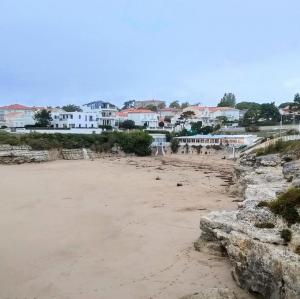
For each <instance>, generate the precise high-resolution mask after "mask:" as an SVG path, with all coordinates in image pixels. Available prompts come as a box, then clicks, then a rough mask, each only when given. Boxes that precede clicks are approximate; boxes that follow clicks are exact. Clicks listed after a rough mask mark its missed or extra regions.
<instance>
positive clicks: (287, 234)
mask: <svg viewBox="0 0 300 299" xmlns="http://www.w3.org/2000/svg"><path fill="white" fill-rule="evenodd" d="M280 237H281V238H282V239H283V240H284V241H285V242H286V243H288V242H290V241H291V240H292V232H291V231H290V230H289V229H283V230H282V231H281V232H280Z"/></svg>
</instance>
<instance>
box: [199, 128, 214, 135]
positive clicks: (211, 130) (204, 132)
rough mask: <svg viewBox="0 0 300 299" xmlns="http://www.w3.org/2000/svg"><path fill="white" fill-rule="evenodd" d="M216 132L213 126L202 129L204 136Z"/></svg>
mask: <svg viewBox="0 0 300 299" xmlns="http://www.w3.org/2000/svg"><path fill="white" fill-rule="evenodd" d="M213 131H214V128H213V127H211V126H205V127H203V128H202V129H201V133H202V134H204V135H207V134H210V133H212V132H213Z"/></svg>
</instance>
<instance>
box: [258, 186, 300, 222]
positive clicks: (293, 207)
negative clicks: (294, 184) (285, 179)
mask: <svg viewBox="0 0 300 299" xmlns="http://www.w3.org/2000/svg"><path fill="white" fill-rule="evenodd" d="M257 206H258V207H267V208H269V209H270V210H271V211H272V212H273V213H274V214H276V215H280V216H281V217H282V218H283V219H284V220H285V221H286V222H287V224H288V226H291V225H292V224H295V223H300V215H299V213H298V210H297V208H299V207H300V189H299V188H290V189H289V190H288V191H286V192H284V193H282V194H280V195H279V196H278V197H277V198H276V199H275V200H272V201H270V202H267V201H261V202H260V203H258V205H257Z"/></svg>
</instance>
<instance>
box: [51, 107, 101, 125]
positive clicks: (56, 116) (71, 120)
mask: <svg viewBox="0 0 300 299" xmlns="http://www.w3.org/2000/svg"><path fill="white" fill-rule="evenodd" d="M51 116H52V119H53V120H52V125H53V127H54V128H56V129H62V128H98V127H99V125H98V123H99V115H98V112H97V111H92V110H90V111H87V110H85V111H82V112H77V111H76V112H66V111H64V110H60V111H56V112H52V113H51Z"/></svg>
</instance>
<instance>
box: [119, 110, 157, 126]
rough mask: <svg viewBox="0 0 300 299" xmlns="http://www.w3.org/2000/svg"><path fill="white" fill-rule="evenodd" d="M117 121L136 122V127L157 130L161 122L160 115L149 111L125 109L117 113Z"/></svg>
mask: <svg viewBox="0 0 300 299" xmlns="http://www.w3.org/2000/svg"><path fill="white" fill-rule="evenodd" d="M117 120H118V121H119V123H121V122H123V121H125V120H132V121H134V123H135V125H136V126H145V125H146V126H147V128H150V129H152V128H157V127H158V122H159V113H157V112H155V111H151V110H149V109H135V108H130V109H125V110H123V111H120V112H117Z"/></svg>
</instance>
